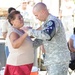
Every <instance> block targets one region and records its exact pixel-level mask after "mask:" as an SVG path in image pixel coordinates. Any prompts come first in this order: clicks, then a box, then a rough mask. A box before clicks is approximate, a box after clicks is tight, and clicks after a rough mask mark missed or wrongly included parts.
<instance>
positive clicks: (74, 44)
mask: <svg viewBox="0 0 75 75" xmlns="http://www.w3.org/2000/svg"><path fill="white" fill-rule="evenodd" d="M68 45H69V50H70V54H71V60H75V28H73V34H72V35H71V37H70V39H69V41H68Z"/></svg>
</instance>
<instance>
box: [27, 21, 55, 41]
mask: <svg viewBox="0 0 75 75" xmlns="http://www.w3.org/2000/svg"><path fill="white" fill-rule="evenodd" d="M45 26H46V27H45V28H44V29H42V30H35V29H30V30H29V31H28V34H29V35H32V36H34V37H35V38H37V39H42V40H51V39H52V37H53V36H54V35H55V32H56V28H55V23H54V21H52V20H50V21H49V22H47V23H46V25H45Z"/></svg>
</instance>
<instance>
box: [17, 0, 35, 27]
mask: <svg viewBox="0 0 75 75" xmlns="http://www.w3.org/2000/svg"><path fill="white" fill-rule="evenodd" d="M17 10H19V11H20V12H21V15H22V16H23V18H24V25H25V26H31V27H34V24H35V22H34V17H33V14H32V6H30V0H22V1H21V6H20V7H19V8H18V9H17Z"/></svg>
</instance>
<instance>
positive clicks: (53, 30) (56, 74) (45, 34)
mask: <svg viewBox="0 0 75 75" xmlns="http://www.w3.org/2000/svg"><path fill="white" fill-rule="evenodd" d="M28 34H29V35H32V36H34V37H36V38H38V39H42V40H43V45H44V48H45V50H46V54H45V59H44V65H45V66H47V71H48V75H67V70H68V64H69V60H70V53H69V50H68V48H67V42H66V37H65V31H64V28H63V26H62V23H61V21H60V20H59V19H58V18H56V17H54V16H53V15H51V14H50V15H49V16H48V18H47V19H46V21H45V22H44V24H43V25H42V30H34V29H30V30H29V31H28Z"/></svg>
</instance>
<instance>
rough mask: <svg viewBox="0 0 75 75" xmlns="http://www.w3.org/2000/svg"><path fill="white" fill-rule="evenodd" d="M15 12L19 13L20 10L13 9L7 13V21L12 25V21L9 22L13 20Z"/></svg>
mask: <svg viewBox="0 0 75 75" xmlns="http://www.w3.org/2000/svg"><path fill="white" fill-rule="evenodd" d="M16 14H20V12H19V11H13V12H11V13H10V14H9V15H8V17H7V18H8V21H9V23H10V24H11V25H12V23H11V20H14V19H15V15H16Z"/></svg>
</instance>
